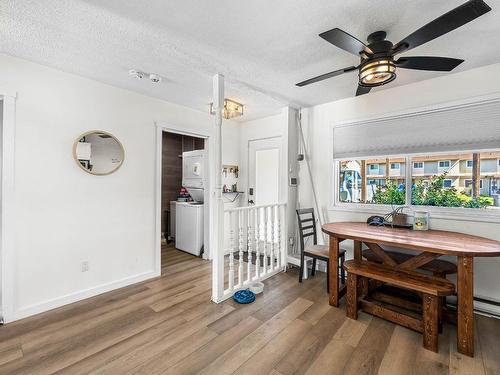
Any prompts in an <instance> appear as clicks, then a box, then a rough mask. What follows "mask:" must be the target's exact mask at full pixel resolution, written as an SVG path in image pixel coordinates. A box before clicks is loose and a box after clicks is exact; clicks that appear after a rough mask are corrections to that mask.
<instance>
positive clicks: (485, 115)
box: [333, 99, 500, 159]
mask: <svg viewBox="0 0 500 375" xmlns="http://www.w3.org/2000/svg"><path fill="white" fill-rule="evenodd" d="M499 147H500V99H495V100H490V101H487V102H486V101H485V102H481V103H473V104H467V105H462V106H454V107H446V108H441V109H436V110H427V111H421V112H414V113H411V114H404V115H398V116H391V117H385V118H379V119H374V120H367V121H359V122H354V123H349V124H343V125H340V126H336V127H335V128H334V130H333V153H334V155H333V156H334V158H335V159H341V158H353V157H367V156H376V155H383V156H386V155H397V154H413V153H427V152H440V151H444V152H446V151H466V150H481V149H484V150H486V149H497V148H499Z"/></svg>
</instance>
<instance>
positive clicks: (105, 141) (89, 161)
mask: <svg viewBox="0 0 500 375" xmlns="http://www.w3.org/2000/svg"><path fill="white" fill-rule="evenodd" d="M73 157H74V158H75V161H76V163H77V164H78V166H79V167H80V168H82V169H83V170H84V171H85V172H87V173H90V174H93V175H98V176H104V175H107V174H110V173H113V172H115V171H116V170H117V169H118V168H120V167H121V165H122V164H123V159H124V157H125V151H124V150H123V146H122V144H121V143H120V141H119V140H118V139H116V138H115V137H114V136H113V135H112V134H109V133H107V132H105V131H102V130H93V131H89V132H87V133H84V134H82V135H80V136H79V137H78V139H77V140H76V141H75V144H74V145H73Z"/></svg>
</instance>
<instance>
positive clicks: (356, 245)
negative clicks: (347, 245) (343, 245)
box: [354, 240, 362, 260]
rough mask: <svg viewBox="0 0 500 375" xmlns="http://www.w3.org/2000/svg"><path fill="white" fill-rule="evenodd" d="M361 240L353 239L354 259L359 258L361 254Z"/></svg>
mask: <svg viewBox="0 0 500 375" xmlns="http://www.w3.org/2000/svg"><path fill="white" fill-rule="evenodd" d="M361 245H362V242H361V241H356V240H354V259H356V260H361V258H362V255H361Z"/></svg>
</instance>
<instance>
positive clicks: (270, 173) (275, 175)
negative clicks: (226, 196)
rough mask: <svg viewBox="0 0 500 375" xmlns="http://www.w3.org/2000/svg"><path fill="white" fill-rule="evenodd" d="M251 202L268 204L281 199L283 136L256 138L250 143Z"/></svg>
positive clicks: (249, 182) (249, 183) (249, 176)
mask: <svg viewBox="0 0 500 375" xmlns="http://www.w3.org/2000/svg"><path fill="white" fill-rule="evenodd" d="M248 146H249V147H248V153H249V155H248V187H249V204H255V205H257V206H260V205H268V204H275V203H279V202H280V199H281V193H280V192H281V176H282V166H281V163H282V142H281V137H272V138H266V139H255V140H251V141H249V144H248Z"/></svg>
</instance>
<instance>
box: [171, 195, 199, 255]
mask: <svg viewBox="0 0 500 375" xmlns="http://www.w3.org/2000/svg"><path fill="white" fill-rule="evenodd" d="M203 206H204V205H203V203H202V202H177V204H176V207H175V247H176V248H177V249H179V250H183V251H186V252H188V253H190V254H193V255H196V256H200V254H201V249H202V247H203V226H204V223H203Z"/></svg>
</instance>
